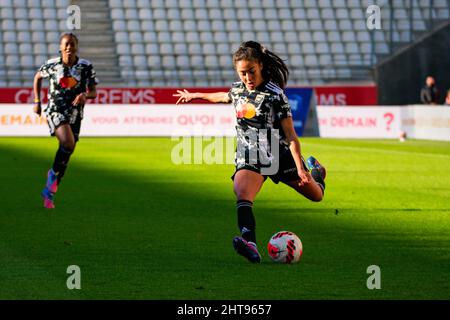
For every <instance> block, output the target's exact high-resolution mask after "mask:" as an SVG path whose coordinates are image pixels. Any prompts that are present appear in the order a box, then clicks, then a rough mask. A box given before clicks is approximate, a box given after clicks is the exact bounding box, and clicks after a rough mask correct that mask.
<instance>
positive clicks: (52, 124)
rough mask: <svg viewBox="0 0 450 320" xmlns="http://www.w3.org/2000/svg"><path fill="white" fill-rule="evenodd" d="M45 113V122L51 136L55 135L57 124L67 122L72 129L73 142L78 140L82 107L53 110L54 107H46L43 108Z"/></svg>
mask: <svg viewBox="0 0 450 320" xmlns="http://www.w3.org/2000/svg"><path fill="white" fill-rule="evenodd" d="M45 115H46V118H47V124H48V128H49V130H50V135H51V136H54V135H55V131H56V129H57V128H58V127H59V126H61V125H63V124H69V125H70V128H71V129H72V133H73V136H74V138H75V142H77V141H78V140H79V136H80V129H81V120H82V119H83V109H82V108H70V109H65V110H55V109H54V108H47V109H46V110H45Z"/></svg>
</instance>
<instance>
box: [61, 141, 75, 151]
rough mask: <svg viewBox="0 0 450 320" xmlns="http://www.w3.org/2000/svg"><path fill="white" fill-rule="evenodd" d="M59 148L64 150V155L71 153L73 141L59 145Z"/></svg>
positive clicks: (73, 147) (73, 146)
mask: <svg viewBox="0 0 450 320" xmlns="http://www.w3.org/2000/svg"><path fill="white" fill-rule="evenodd" d="M60 147H61V148H62V149H64V152H66V153H73V152H74V150H75V142H74V141H64V142H63V143H61V145H60Z"/></svg>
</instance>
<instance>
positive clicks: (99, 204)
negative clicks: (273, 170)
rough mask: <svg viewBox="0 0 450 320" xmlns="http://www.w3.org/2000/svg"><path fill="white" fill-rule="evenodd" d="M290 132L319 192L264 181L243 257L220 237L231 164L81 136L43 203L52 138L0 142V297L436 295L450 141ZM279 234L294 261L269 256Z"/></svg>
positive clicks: (447, 257) (150, 144) (444, 262)
mask: <svg viewBox="0 0 450 320" xmlns="http://www.w3.org/2000/svg"><path fill="white" fill-rule="evenodd" d="M301 141H302V149H303V154H304V155H305V156H308V155H311V154H312V155H314V156H316V157H317V158H318V159H320V161H321V162H322V163H323V164H324V165H325V166H326V167H327V171H328V175H327V179H326V182H327V189H326V194H325V198H324V200H323V201H322V202H321V203H313V202H309V201H308V200H306V199H305V198H303V197H302V196H300V195H298V194H296V193H295V191H293V190H292V189H289V188H288V187H287V186H285V185H282V184H280V185H275V184H273V183H272V182H271V181H270V180H267V181H266V183H265V185H264V187H263V189H262V191H261V193H260V194H259V195H258V197H257V199H256V201H255V205H254V213H255V216H256V221H257V237H258V245H259V249H260V251H261V253H262V256H263V260H262V263H261V264H259V265H253V264H250V263H248V262H247V261H246V260H244V259H243V258H242V257H240V256H238V255H236V253H235V252H234V250H233V249H232V245H231V240H232V238H233V236H235V235H237V234H238V229H237V222H236V212H235V199H234V194H233V191H232V181H231V179H230V176H231V175H232V173H233V165H231V164H226V165H223V164H222V165H217V164H214V165H206V164H203V165H175V164H173V163H172V161H171V151H172V149H173V147H174V146H175V145H176V144H177V143H178V142H176V141H171V139H169V138H82V139H81V141H80V143H79V144H78V146H77V150H76V152H75V154H74V155H73V157H72V159H71V163H70V166H69V169H68V171H67V174H66V177H65V178H64V181H63V183H62V184H61V186H60V189H59V191H58V194H57V196H56V209H55V210H46V209H44V208H42V207H41V206H42V200H41V198H40V195H39V194H40V191H41V189H42V187H43V185H44V183H45V178H46V172H47V170H48V168H49V167H50V165H51V163H52V161H53V156H54V153H55V151H56V148H57V142H56V139H54V138H1V139H0V178H1V181H2V183H1V184H0V194H1V205H0V266H1V274H0V299H158V300H159V299H183V300H184V299H188V300H189V299H274V300H276V299H287V300H297V299H449V298H450V143H445V142H432V141H417V140H416V141H414V140H408V141H406V142H405V143H400V142H398V141H394V140H390V141H389V140H334V139H318V138H303V139H301ZM206 144H207V143H205V145H206ZM228 151H231V152H232V150H228ZM281 230H290V231H293V232H295V233H297V234H298V235H299V236H300V238H301V240H302V242H303V246H304V253H303V256H302V259H301V262H300V263H299V264H296V265H278V264H274V263H272V262H270V259H269V258H268V256H267V251H266V245H267V241H268V239H269V238H270V236H272V235H273V234H274V233H275V232H277V231H281ZM69 265H78V266H79V267H80V269H81V290H69V289H68V288H67V286H66V280H67V278H68V277H69V274H67V273H66V271H67V267H68V266H69ZM370 265H377V266H379V267H380V270H381V289H378V290H377V289H375V290H369V289H368V288H367V286H366V281H367V279H368V277H369V276H370V274H368V273H367V267H368V266H370Z"/></svg>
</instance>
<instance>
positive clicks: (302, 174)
mask: <svg viewBox="0 0 450 320" xmlns="http://www.w3.org/2000/svg"><path fill="white" fill-rule="evenodd" d="M298 176H299V178H300V182H299V185H300V186H304V185H307V184H309V183H310V182H311V178H312V177H311V174H310V173H309V172H308V171H306V170H305V169H302V170H299V171H298Z"/></svg>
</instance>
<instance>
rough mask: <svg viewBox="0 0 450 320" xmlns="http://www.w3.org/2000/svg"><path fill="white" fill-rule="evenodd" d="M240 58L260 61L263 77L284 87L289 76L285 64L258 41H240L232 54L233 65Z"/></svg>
mask: <svg viewBox="0 0 450 320" xmlns="http://www.w3.org/2000/svg"><path fill="white" fill-rule="evenodd" d="M241 60H249V61H258V62H261V63H262V65H263V67H262V77H263V79H264V80H266V81H272V82H274V83H276V84H277V85H278V86H279V87H280V88H282V89H284V88H285V87H286V84H287V81H288V77H289V70H288V68H287V66H286V64H285V63H284V61H283V60H282V59H281V58H280V57H279V56H277V55H276V54H275V53H273V52H271V51H269V50H267V49H266V48H265V47H264V46H262V45H261V44H260V43H259V42H256V41H246V42H242V44H241V46H240V47H239V49H237V50H236V52H235V53H234V54H233V65H234V66H236V63H237V62H238V61H241Z"/></svg>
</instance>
